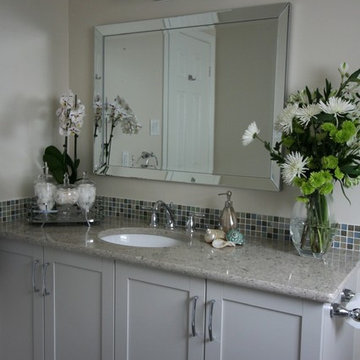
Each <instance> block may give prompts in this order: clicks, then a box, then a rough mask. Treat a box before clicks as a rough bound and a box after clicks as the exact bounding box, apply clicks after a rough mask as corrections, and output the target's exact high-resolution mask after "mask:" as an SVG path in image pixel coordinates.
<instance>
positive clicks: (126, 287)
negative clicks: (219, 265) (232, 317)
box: [115, 263, 205, 360]
mask: <svg viewBox="0 0 360 360" xmlns="http://www.w3.org/2000/svg"><path fill="white" fill-rule="evenodd" d="M204 292H205V282H204V280H200V279H194V278H191V277H187V276H181V275H177V274H172V273H165V272H162V271H157V270H152V269H145V268H142V267H140V266H130V265H124V264H121V263H116V297H115V298H116V311H115V314H116V323H115V335H116V336H115V359H116V360H144V359H146V360H170V359H171V360H187V359H189V360H190V359H191V360H195V359H196V360H200V359H203V356H204V332H203V331H204V299H205V296H204ZM195 300H196V307H195V306H194V305H195ZM192 325H193V326H192ZM193 328H194V331H195V333H196V334H193ZM193 335H195V336H193Z"/></svg>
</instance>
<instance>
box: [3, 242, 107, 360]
mask: <svg viewBox="0 0 360 360" xmlns="http://www.w3.org/2000/svg"><path fill="white" fill-rule="evenodd" d="M113 278H114V263H113V261H111V260H106V259H102V258H98V257H90V256H84V255H80V254H74V253H70V252H63V251H60V250H55V249H52V248H48V247H46V248H45V249H43V248H42V247H41V246H34V245H28V244H25V243H18V242H15V241H1V242H0V289H1V290H0V329H1V333H0V359H1V360H26V359H29V360H30V359H32V360H41V359H45V360H68V359H86V360H92V359H94V360H95V359H96V360H100V359H101V360H110V359H113V353H114V352H113V337H114V336H113V328H114V304H113V292H114V287H113Z"/></svg>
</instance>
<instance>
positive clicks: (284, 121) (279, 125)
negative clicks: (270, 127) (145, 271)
mask: <svg viewBox="0 0 360 360" xmlns="http://www.w3.org/2000/svg"><path fill="white" fill-rule="evenodd" d="M298 108H299V105H298V104H297V103H296V104H288V105H287V106H286V108H285V109H283V111H282V112H281V113H280V115H279V116H278V118H277V121H276V123H275V129H276V130H279V131H281V132H283V133H285V134H287V135H289V134H290V133H291V132H292V121H293V118H294V116H296V112H297V110H298Z"/></svg>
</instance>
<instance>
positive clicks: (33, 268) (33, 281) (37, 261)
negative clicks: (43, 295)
mask: <svg viewBox="0 0 360 360" xmlns="http://www.w3.org/2000/svg"><path fill="white" fill-rule="evenodd" d="M39 264H40V261H39V260H34V261H33V263H32V275H31V280H32V288H33V291H34V293H37V292H39V291H40V289H39V288H37V287H36V281H35V276H36V275H35V273H36V268H37V267H38V265H39Z"/></svg>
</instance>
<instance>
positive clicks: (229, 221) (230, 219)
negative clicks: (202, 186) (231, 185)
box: [219, 191, 237, 233]
mask: <svg viewBox="0 0 360 360" xmlns="http://www.w3.org/2000/svg"><path fill="white" fill-rule="evenodd" d="M219 195H226V196H227V200H226V201H225V206H224V209H223V211H222V212H221V215H220V226H221V229H222V230H223V231H224V232H225V233H227V232H228V231H229V230H231V229H236V228H237V218H236V213H235V210H234V208H233V204H232V201H231V195H232V192H231V191H227V192H226V193H221V194H219Z"/></svg>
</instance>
